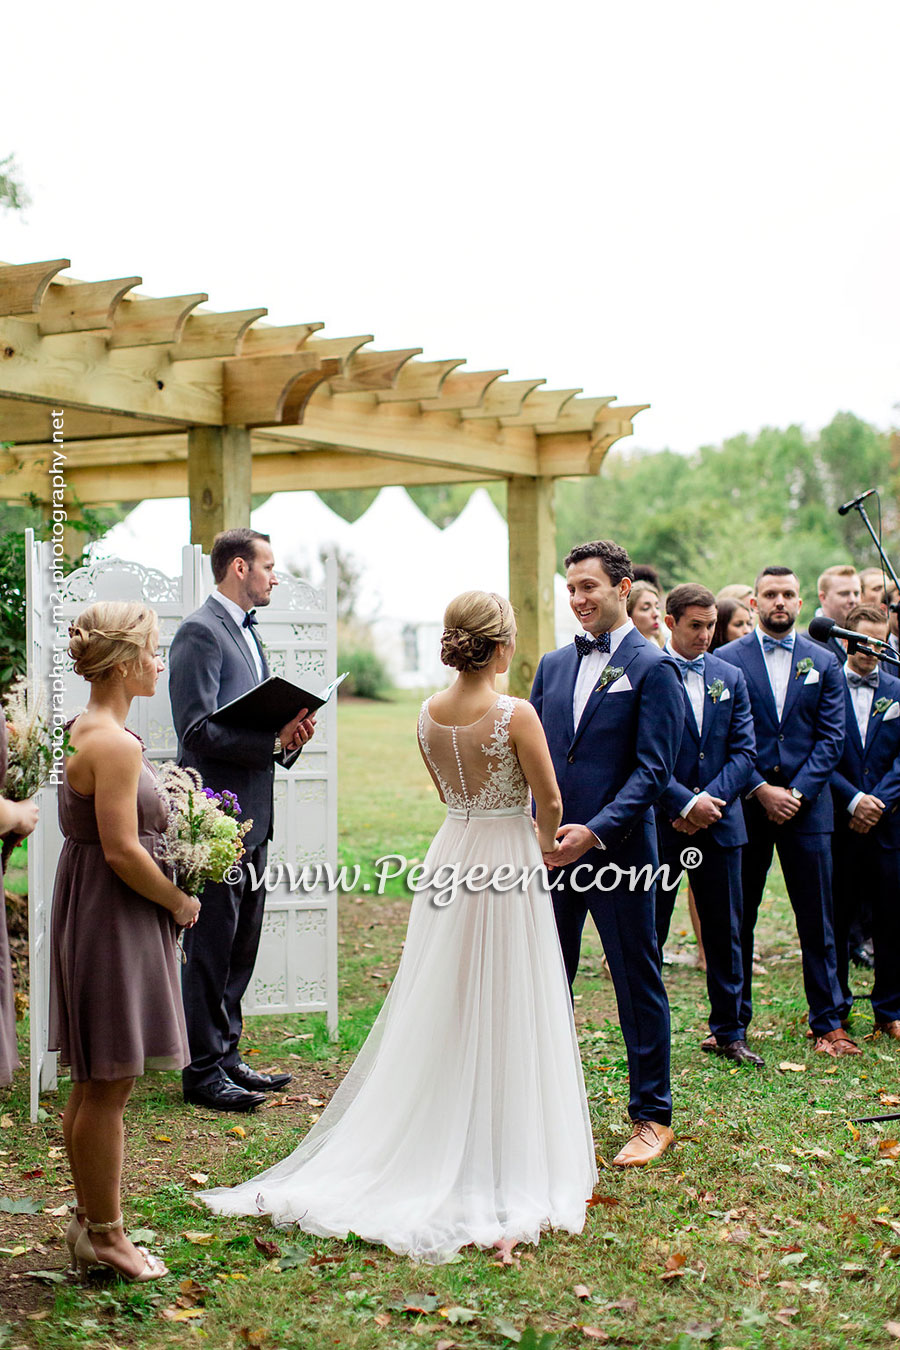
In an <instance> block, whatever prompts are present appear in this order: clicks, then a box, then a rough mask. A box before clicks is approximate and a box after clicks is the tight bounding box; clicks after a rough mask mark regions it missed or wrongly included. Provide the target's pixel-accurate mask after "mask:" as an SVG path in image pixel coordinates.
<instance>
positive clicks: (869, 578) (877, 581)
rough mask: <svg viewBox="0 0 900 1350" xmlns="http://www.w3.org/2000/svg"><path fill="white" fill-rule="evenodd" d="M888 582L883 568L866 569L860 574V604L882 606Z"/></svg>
mask: <svg viewBox="0 0 900 1350" xmlns="http://www.w3.org/2000/svg"><path fill="white" fill-rule="evenodd" d="M886 580H887V574H886V573H885V570H884V568H883V567H864V568H863V570H862V571H861V572H860V574H859V603H860V604H861V605H880V604H881V602H882V597H883V595H884V585H885V581H886ZM844 626H846V625H844Z"/></svg>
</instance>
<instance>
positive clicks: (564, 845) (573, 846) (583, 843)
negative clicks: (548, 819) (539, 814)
mask: <svg viewBox="0 0 900 1350" xmlns="http://www.w3.org/2000/svg"><path fill="white" fill-rule="evenodd" d="M556 838H557V840H558V841H559V848H558V849H556V850H555V851H554V852H553V853H545V854H544V855H543V856H544V862H545V864H546V865H547V867H568V865H569V863H573V862H577V860H578V859H579V858H580V857H581V855H582V854H583V853H587V851H588V849H591V848H596V847H597V836H596V835H595V834H594V832H593V830H589V829H588V827H587V826H586V825H560V827H559V829H558V830H557V831H556Z"/></svg>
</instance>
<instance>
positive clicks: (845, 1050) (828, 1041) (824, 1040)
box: [815, 1027, 862, 1058]
mask: <svg viewBox="0 0 900 1350" xmlns="http://www.w3.org/2000/svg"><path fill="white" fill-rule="evenodd" d="M815 1048H816V1053H817V1054H819V1055H831V1056H833V1057H834V1058H837V1057H838V1055H861V1054H862V1051H861V1050H860V1048H859V1046H858V1045H857V1044H856V1042H855V1041H851V1039H850V1037H849V1036H848V1035H847V1033H846V1031H842V1030H841V1028H840V1027H835V1029H834V1031H826V1032H825V1033H824V1035H822V1036H819V1037H817V1038H816V1047H815Z"/></svg>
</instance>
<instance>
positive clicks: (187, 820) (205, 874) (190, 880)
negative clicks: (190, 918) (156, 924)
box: [157, 764, 253, 895]
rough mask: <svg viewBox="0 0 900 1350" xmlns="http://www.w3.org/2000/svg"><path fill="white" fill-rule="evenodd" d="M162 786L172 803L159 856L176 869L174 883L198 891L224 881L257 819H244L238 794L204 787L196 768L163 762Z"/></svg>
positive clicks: (160, 774)
mask: <svg viewBox="0 0 900 1350" xmlns="http://www.w3.org/2000/svg"><path fill="white" fill-rule="evenodd" d="M157 788H158V791H159V794H160V796H161V797H162V798H163V800H164V801H165V803H166V805H167V806H168V808H169V819H168V821H167V823H166V828H165V832H164V833H163V836H162V841H161V844H160V846H159V848H158V850H157V857H158V858H159V860H160V862H166V863H169V864H170V865H171V866H172V867H173V868H174V869H175V884H176V885H177V886H178V887H179V888H180V889H181V890H182V891H186V892H187V893H188V895H199V894H200V893H201V891H202V890H203V887H204V886H205V885H206V883H207V882H208V881H215V882H220V881H224V879H225V875H226V873H227V872H228V871H229V869H230V868H232V867H234V865H235V864H236V863H237V862H238V861H239V860H240V859H241V858H242V857H243V856H244V845H243V842H242V841H243V838H244V835H245V834H246V833H247V831H248V830H249V829H250V828H251V826H252V825H253V821H252V820H245V821H243V822H242V823H240V824H239V823H238V820H237V817H238V816H239V815H240V813H241V808H240V803H239V802H238V799H237V797H236V796H235V795H234V793H233V792H227V791H226V792H213V790H212V788H206V787H204V786H203V779H202V778H201V777H200V775H199V773H198V772H197V770H196V769H180V768H179V767H178V765H177V764H163V765H161V766H160V769H159V781H158V784H157Z"/></svg>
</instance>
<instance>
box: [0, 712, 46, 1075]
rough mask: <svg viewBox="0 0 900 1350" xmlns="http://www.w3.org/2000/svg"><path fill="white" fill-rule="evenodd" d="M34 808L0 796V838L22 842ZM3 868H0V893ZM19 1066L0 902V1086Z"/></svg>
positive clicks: (2, 736)
mask: <svg viewBox="0 0 900 1350" xmlns="http://www.w3.org/2000/svg"><path fill="white" fill-rule="evenodd" d="M5 779H6V723H5V722H4V721H3V718H2V717H0V788H2V787H3V783H4V781H5ZM37 818H38V809H37V806H36V805H35V803H34V801H33V799H32V798H30V797H29V798H28V800H27V801H24V802H8V801H7V800H6V798H5V797H2V796H0V836H2V835H15V836H16V837H17V838H19V839H24V837H25V835H27V834H31V831H32V830H33V829H34V827H35V825H36V824H37ZM2 883H3V868H2V866H0V891H2V890H3V885H2ZM18 1067H19V1055H18V1051H17V1049H16V1001H15V990H14V988H13V974H12V963H11V961H10V959H9V937H8V935H7V932H6V906H5V904H3V903H2V902H0V1087H5V1086H6V1084H7V1083H11V1082H12V1078H13V1074H14V1073H15V1071H16V1069H17V1068H18Z"/></svg>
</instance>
